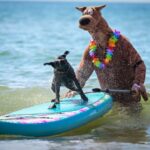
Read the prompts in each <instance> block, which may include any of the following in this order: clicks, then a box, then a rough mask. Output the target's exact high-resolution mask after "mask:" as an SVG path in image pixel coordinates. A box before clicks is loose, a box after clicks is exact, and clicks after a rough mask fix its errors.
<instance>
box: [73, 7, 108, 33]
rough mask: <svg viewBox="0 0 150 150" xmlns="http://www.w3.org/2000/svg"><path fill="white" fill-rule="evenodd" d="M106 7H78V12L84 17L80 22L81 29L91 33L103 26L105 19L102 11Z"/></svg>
mask: <svg viewBox="0 0 150 150" xmlns="http://www.w3.org/2000/svg"><path fill="white" fill-rule="evenodd" d="M105 6H106V5H102V6H95V7H76V9H77V10H79V11H81V12H82V16H81V18H80V20H79V27H80V28H82V29H84V30H87V31H91V32H92V30H93V29H95V28H96V27H97V25H98V24H101V23H102V22H103V21H104V19H103V17H102V15H101V12H100V11H101V10H102V9H103V8H104V7H105Z"/></svg>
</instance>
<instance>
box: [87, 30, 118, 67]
mask: <svg viewBox="0 0 150 150" xmlns="http://www.w3.org/2000/svg"><path fill="white" fill-rule="evenodd" d="M119 37H120V32H119V31H116V30H115V31H114V32H113V34H112V36H111V37H110V38H109V40H108V46H107V48H106V56H105V58H104V59H103V61H100V60H99V58H98V57H97V56H96V49H97V46H96V42H95V41H94V40H92V41H91V42H90V45H89V49H90V51H89V55H90V57H91V58H92V62H93V64H94V65H95V66H96V67H97V68H99V69H104V68H105V67H106V65H107V64H109V62H111V60H112V56H113V53H114V50H115V47H116V43H117V41H118V39H119Z"/></svg>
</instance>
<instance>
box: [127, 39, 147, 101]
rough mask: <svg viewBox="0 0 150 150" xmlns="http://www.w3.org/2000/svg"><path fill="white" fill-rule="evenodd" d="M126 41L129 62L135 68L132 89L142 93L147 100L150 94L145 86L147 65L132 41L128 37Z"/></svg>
mask: <svg viewBox="0 0 150 150" xmlns="http://www.w3.org/2000/svg"><path fill="white" fill-rule="evenodd" d="M124 42H125V43H124V45H126V49H125V50H126V52H127V53H128V64H129V65H130V66H132V67H133V69H134V70H135V77H134V80H133V86H132V90H134V91H137V92H139V93H140V94H141V95H142V97H143V99H144V100H145V101H146V100H148V96H147V93H146V89H145V86H144V81H145V75H146V66H145V64H144V61H143V60H142V59H141V57H140V55H139V54H138V52H137V51H136V50H135V48H134V47H133V46H132V45H131V43H130V42H129V41H127V40H126V39H125V40H124Z"/></svg>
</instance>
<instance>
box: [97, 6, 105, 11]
mask: <svg viewBox="0 0 150 150" xmlns="http://www.w3.org/2000/svg"><path fill="white" fill-rule="evenodd" d="M105 7H106V5H101V6H96V7H95V9H96V10H97V11H100V10H102V9H103V8H105Z"/></svg>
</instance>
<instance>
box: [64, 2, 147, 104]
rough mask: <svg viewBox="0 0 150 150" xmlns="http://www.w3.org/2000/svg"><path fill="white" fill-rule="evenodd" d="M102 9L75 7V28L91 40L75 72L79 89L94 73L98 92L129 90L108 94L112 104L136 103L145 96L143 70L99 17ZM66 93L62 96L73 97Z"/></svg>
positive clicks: (126, 43) (116, 33)
mask: <svg viewBox="0 0 150 150" xmlns="http://www.w3.org/2000/svg"><path fill="white" fill-rule="evenodd" d="M104 7H105V5H103V6H97V7H76V8H77V9H78V10H79V11H81V12H82V16H81V18H80V19H79V27H80V28H81V29H84V30H86V31H88V32H89V33H90V35H91V36H92V40H91V42H90V43H89V45H88V47H87V48H86V49H85V51H84V54H83V57H82V60H81V62H80V65H79V68H78V70H77V72H76V75H77V79H78V80H79V83H80V85H81V87H84V85H85V82H86V81H87V80H88V78H89V77H90V76H91V74H92V73H93V71H95V72H96V75H97V78H98V80H99V83H100V86H101V88H102V89H107V88H108V89H111V88H112V89H131V90H132V91H134V94H128V95H124V94H112V96H113V98H114V100H116V101H120V102H122V103H130V102H139V101H140V99H141V96H142V97H143V99H144V100H145V101H146V100H148V96H147V93H146V89H145V87H144V81H145V74H146V67H145V64H144V62H143V60H142V59H141V57H140V55H139V54H138V52H137V51H136V50H135V48H134V47H133V46H132V44H131V43H130V42H129V41H128V40H127V39H126V38H125V37H124V36H123V35H121V34H120V32H119V31H116V30H112V29H111V28H110V27H109V25H108V23H107V22H106V20H105V19H104V18H103V16H102V14H101V10H102V8H104ZM74 94H75V92H73V91H69V92H68V93H67V94H66V96H67V97H70V96H73V95H74Z"/></svg>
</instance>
